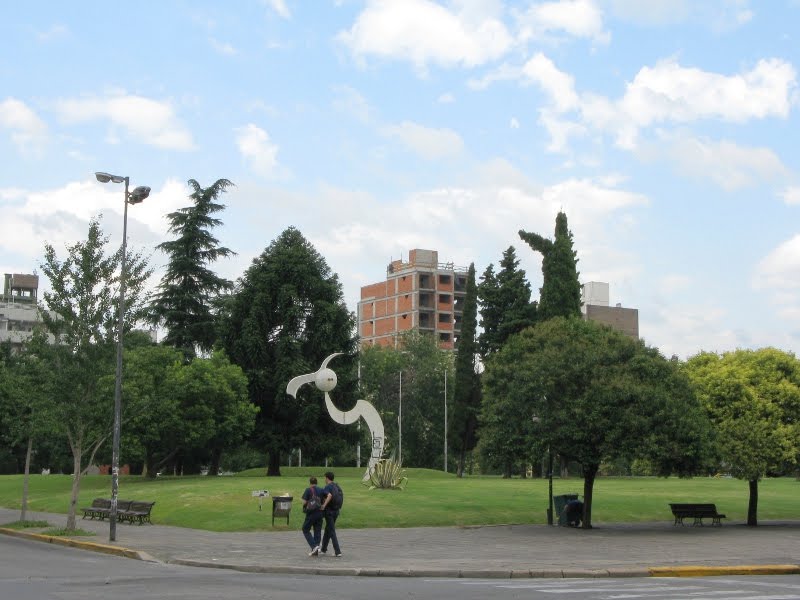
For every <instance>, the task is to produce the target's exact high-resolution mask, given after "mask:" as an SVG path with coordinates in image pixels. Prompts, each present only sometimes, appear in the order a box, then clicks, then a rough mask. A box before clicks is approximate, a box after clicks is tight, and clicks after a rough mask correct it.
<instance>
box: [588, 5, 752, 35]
mask: <svg viewBox="0 0 800 600" xmlns="http://www.w3.org/2000/svg"><path fill="white" fill-rule="evenodd" d="M604 4H605V5H607V6H608V7H609V8H610V11H611V13H612V14H613V15H614V16H615V17H616V18H618V19H621V20H623V21H628V22H630V23H634V24H636V25H645V26H668V25H675V24H678V23H696V24H698V25H700V26H705V27H708V28H709V29H710V30H712V31H714V32H715V33H725V32H728V31H733V30H735V29H738V28H739V27H741V26H743V25H745V24H747V23H749V22H750V21H751V20H752V19H753V16H754V13H753V11H752V10H750V8H749V4H750V2H749V0H703V1H698V0H647V2H642V1H641V0H606V1H605V2H604Z"/></svg>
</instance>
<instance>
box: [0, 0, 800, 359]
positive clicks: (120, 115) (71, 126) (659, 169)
mask: <svg viewBox="0 0 800 600" xmlns="http://www.w3.org/2000/svg"><path fill="white" fill-rule="evenodd" d="M798 23H800V1H798V0H762V1H761V2H754V1H747V0H696V1H690V0H648V1H647V2H642V1H640V0H565V1H560V2H559V1H549V2H539V1H533V2H528V1H517V2H502V1H500V0H453V1H441V2H433V1H430V0H366V1H355V0H338V1H333V0H315V1H313V2H312V1H304V2H300V1H294V0H264V1H250V2H247V1H241V2H233V3H219V2H203V1H191V2H190V1H188V0H185V1H164V2H140V3H127V4H126V5H125V7H124V8H122V5H114V4H113V3H112V4H109V3H107V2H91V1H88V2H79V3H61V2H45V3H13V4H11V5H9V6H7V7H6V8H5V10H4V16H3V19H2V22H0V36H2V37H1V38H0V39H2V40H3V41H2V42H1V43H2V46H3V52H2V53H0V161H2V164H3V169H2V176H0V209H2V212H0V215H1V216H0V269H1V270H2V272H4V273H11V272H31V271H33V270H34V269H36V268H37V266H38V264H39V263H40V262H41V259H42V255H43V247H44V243H45V241H47V242H49V243H51V244H53V245H54V246H55V247H56V249H58V250H60V251H61V253H62V254H63V252H64V246H65V244H68V243H72V242H74V241H77V240H79V239H83V238H85V235H86V231H87V227H88V221H89V219H90V218H91V217H92V216H95V215H102V226H103V229H104V231H106V233H107V234H108V235H110V236H111V239H112V242H114V243H118V240H119V239H120V236H121V229H122V214H121V213H122V201H121V198H120V195H121V193H122V190H121V189H120V186H114V185H110V184H109V185H102V184H100V183H97V182H96V181H95V179H94V175H93V174H94V172H95V171H108V172H111V173H115V174H120V175H128V176H130V178H131V183H132V185H149V186H151V187H152V189H153V192H152V194H151V196H150V198H149V199H148V200H147V201H146V202H145V203H143V204H140V205H137V206H135V207H132V208H131V210H130V211H129V222H128V233H129V239H130V243H131V245H132V246H133V247H134V248H137V249H144V250H145V251H149V249H152V248H153V247H154V246H155V245H156V244H157V243H159V242H160V241H162V240H164V239H165V236H166V227H167V222H166V220H165V218H164V215H166V214H167V213H168V212H170V211H172V210H174V209H176V208H178V207H181V206H186V205H187V203H188V200H187V195H188V193H189V189H188V187H187V186H186V184H185V182H186V180H188V179H190V178H193V179H196V180H198V181H199V182H200V184H201V185H204V186H206V185H210V184H211V183H213V182H214V181H215V180H216V179H218V178H222V177H224V178H227V179H230V180H232V181H233V182H234V183H235V184H236V187H234V188H231V189H230V191H229V192H228V193H227V194H225V195H224V197H223V201H224V203H225V204H226V205H227V209H226V210H225V211H224V213H222V215H221V218H222V219H223V221H224V222H225V226H224V227H222V228H220V229H218V230H217V231H216V233H217V235H218V237H219V238H220V240H221V242H222V243H223V244H225V245H227V246H228V247H230V248H231V249H233V250H234V251H235V252H237V256H236V257H235V258H232V259H229V260H225V261H223V262H220V263H217V265H216V268H217V270H218V271H219V272H220V273H221V274H222V275H224V276H226V277H229V278H231V279H236V278H238V277H239V276H241V275H242V273H243V272H244V270H245V269H246V268H247V266H248V265H249V264H250V262H251V261H252V260H253V258H255V257H256V256H257V255H258V254H259V253H260V252H261V251H262V250H263V249H264V248H265V247H266V246H268V245H269V243H270V242H271V241H272V240H273V239H274V238H275V237H276V236H277V235H278V234H280V232H281V231H283V230H284V229H285V228H286V227H288V226H295V227H297V228H298V229H300V231H301V232H302V233H303V234H304V235H305V236H306V237H307V238H308V239H309V240H310V241H311V242H312V243H313V244H314V245H315V247H316V248H317V250H319V252H320V253H321V254H322V255H323V256H324V257H325V259H326V260H327V262H328V264H329V265H330V267H331V269H332V270H334V271H335V272H336V273H338V274H339V276H340V278H341V280H342V283H343V287H344V293H345V297H346V299H347V301H348V304H349V306H350V308H351V309H352V310H355V308H356V302H357V300H358V297H359V288H360V286H362V285H365V284H367V283H372V282H375V281H380V280H381V279H382V278H383V277H384V276H385V272H386V271H385V270H386V266H387V264H388V263H389V262H390V261H391V260H393V259H397V258H401V257H407V255H408V251H409V250H410V249H412V248H428V249H436V250H438V251H439V257H440V260H441V261H443V262H444V261H452V262H454V263H455V264H456V265H463V266H466V265H468V264H469V263H470V262H474V263H475V266H476V269H477V272H478V273H479V274H480V273H482V272H483V270H484V269H485V268H486V267H487V265H488V264H489V263H494V264H495V265H496V264H497V263H498V262H499V260H500V258H501V256H502V253H503V251H504V250H505V249H506V248H508V246H510V245H513V246H515V247H516V249H517V254H518V256H519V257H520V258H521V261H522V267H523V268H525V269H526V271H527V274H528V278H529V280H530V281H531V284H532V286H533V288H534V290H538V288H539V286H540V285H541V270H540V266H541V263H540V260H539V256H538V255H536V254H535V253H534V252H533V251H532V250H530V248H528V246H527V245H525V244H524V243H523V242H521V240H520V239H519V237H518V235H517V231H518V230H519V229H525V230H528V231H535V232H538V233H542V234H547V235H552V232H553V227H554V223H555V216H556V213H557V212H558V211H559V210H562V209H563V210H564V211H565V212H566V214H567V216H568V218H569V224H570V228H571V229H572V231H573V234H574V241H575V248H576V250H577V252H578V258H579V261H580V262H579V264H578V267H579V270H580V273H581V275H580V277H581V280H582V281H583V282H586V281H605V282H608V283H609V284H610V289H611V292H610V295H611V302H612V304H616V303H621V304H622V305H623V306H627V307H634V308H638V309H639V319H640V333H641V335H642V337H643V338H644V339H645V341H646V342H647V343H648V344H651V345H654V346H657V347H659V348H660V349H661V350H662V352H664V354H665V355H667V356H669V355H672V354H677V355H679V356H681V357H688V356H691V355H692V354H695V353H697V352H698V351H700V350H710V351H719V352H722V351H726V350H732V349H735V348H739V347H741V348H757V347H763V346H775V347H778V348H781V349H784V350H789V351H792V352H795V353H798V351H800V156H799V154H800V153H798V151H797V140H798V139H800V119H799V118H798V110H800V90H799V89H798V72H797V70H798V66H800V40H798V39H797V37H798V35H799V33H798V32H799V30H798V27H797V26H798ZM164 260H165V259H164V257H163V256H162V255H160V254H154V255H153V256H152V263H153V265H154V266H156V267H157V268H161V267H162V266H163V264H164ZM535 295H538V292H536V294H535Z"/></svg>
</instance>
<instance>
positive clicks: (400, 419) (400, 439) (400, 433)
mask: <svg viewBox="0 0 800 600" xmlns="http://www.w3.org/2000/svg"><path fill="white" fill-rule="evenodd" d="M398 396H399V397H400V398H399V399H400V410H399V411H398V413H397V433H398V435H397V437H398V445H399V450H398V454H399V455H400V456H399V458H400V463H401V464H402V463H403V371H400V393H399V394H398Z"/></svg>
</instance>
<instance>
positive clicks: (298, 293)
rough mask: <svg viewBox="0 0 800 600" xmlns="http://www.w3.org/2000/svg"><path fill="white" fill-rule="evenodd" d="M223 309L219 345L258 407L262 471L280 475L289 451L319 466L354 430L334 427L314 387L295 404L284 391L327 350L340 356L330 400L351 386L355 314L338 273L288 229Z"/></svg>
mask: <svg viewBox="0 0 800 600" xmlns="http://www.w3.org/2000/svg"><path fill="white" fill-rule="evenodd" d="M222 307H223V312H224V317H223V318H222V319H221V329H220V331H221V337H222V343H223V346H224V348H225V350H226V352H227V354H228V356H229V357H230V360H231V361H232V362H233V363H235V364H237V365H239V366H240V367H241V368H242V370H243V371H244V372H245V375H247V378H248V384H249V386H248V387H249V394H250V401H251V402H252V403H253V404H255V405H256V406H258V407H259V408H260V409H261V411H260V412H259V414H258V416H257V419H256V420H257V422H256V429H255V434H254V435H255V437H257V439H256V440H255V442H256V443H258V444H260V445H261V446H262V447H263V448H264V449H265V450H266V451H267V452H268V453H269V462H268V470H267V474H268V475H280V465H281V462H280V461H281V453H282V452H286V451H287V450H290V449H292V448H303V449H304V452H303V455H304V457H306V456H307V457H308V460H309V461H313V460H318V461H320V462H318V463H316V464H322V463H321V461H323V460H324V459H325V457H326V456H329V455H330V454H332V453H333V452H334V451H338V450H340V449H341V447H342V444H345V443H347V444H350V443H351V442H354V441H355V439H356V436H357V435H358V430H357V429H356V428H355V426H353V427H352V429H351V430H350V431H349V432H348V431H347V430H345V429H344V428H343V427H342V426H341V425H337V424H336V423H334V422H333V421H332V420H331V418H330V416H329V415H328V413H327V411H326V409H325V407H324V404H323V402H322V396H321V394H320V393H319V391H318V390H316V388H314V386H304V387H303V388H302V389H301V390H300V393H299V395H298V397H297V399H294V398H292V397H290V396H288V395H287V394H286V384H287V383H289V380H291V379H292V378H293V377H295V376H297V375H303V374H305V373H313V372H315V371H316V370H317V369H319V366H320V364H321V363H322V361H323V360H324V359H325V358H326V357H327V356H329V355H330V354H333V353H334V352H341V353H343V354H345V356H342V357H339V358H337V359H336V363H335V364H334V365H331V367H332V368H333V369H334V371H335V372H336V373H337V375H338V379H339V383H338V385H337V387H336V389H335V390H334V393H333V394H332V396H333V400H334V401H337V397H341V396H343V395H347V394H348V392H349V393H351V394H352V393H353V392H354V389H353V387H354V384H355V380H354V378H353V377H352V376H350V377H349V381H348V375H349V374H350V372H351V371H354V370H355V369H354V368H353V367H354V363H355V352H356V342H357V338H356V324H355V315H354V314H353V313H351V312H349V311H348V310H347V305H346V304H345V301H344V295H343V293H342V285H341V283H340V281H339V278H338V276H337V275H336V274H335V273H332V272H331V270H330V268H329V267H328V265H327V263H326V262H325V259H324V258H323V257H322V256H321V255H320V254H319V253H318V252H317V251H316V250H315V249H314V247H313V246H312V245H311V244H310V243H309V242H308V241H307V240H306V239H305V238H304V237H303V235H302V234H301V233H300V232H299V231H298V230H297V229H295V228H294V227H290V228H288V229H286V230H285V231H284V232H283V233H281V235H280V236H279V237H278V238H277V239H276V240H274V241H273V242H272V243H271V244H270V245H269V247H268V248H267V249H266V250H264V252H262V253H261V255H260V256H258V257H257V258H256V259H254V260H253V263H252V264H251V265H250V267H249V268H248V269H247V271H246V272H245V274H244V276H243V277H242V278H241V280H240V281H239V282H238V283H237V286H236V289H235V291H234V293H233V294H232V295H231V296H230V297H229V298H228V299H226V300H225V301H224V303H223V304H222ZM352 400H353V398H352V396H351V397H350V398H349V399H348V401H350V402H352ZM348 436H349V437H348ZM337 445H338V447H337V448H334V446H337ZM326 452H327V454H326Z"/></svg>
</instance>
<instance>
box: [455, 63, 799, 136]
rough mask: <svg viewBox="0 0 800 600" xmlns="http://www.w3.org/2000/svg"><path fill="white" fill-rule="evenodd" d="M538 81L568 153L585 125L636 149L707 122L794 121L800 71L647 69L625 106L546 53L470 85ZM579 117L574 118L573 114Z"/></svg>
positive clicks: (549, 123)
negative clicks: (653, 135) (647, 135)
mask: <svg viewBox="0 0 800 600" xmlns="http://www.w3.org/2000/svg"><path fill="white" fill-rule="evenodd" d="M502 80H517V81H519V83H520V84H521V85H528V84H530V83H536V84H537V85H539V86H540V87H541V88H542V89H543V90H544V92H545V94H546V96H547V99H548V100H549V102H548V103H547V104H545V106H544V107H543V108H541V109H540V115H541V119H542V124H543V125H544V126H545V127H546V128H547V129H548V130H549V131H550V132H551V135H552V136H553V139H552V141H551V144H550V147H551V149H554V150H561V151H563V150H564V149H565V146H566V142H567V141H568V137H569V136H570V135H574V134H576V133H579V132H580V130H579V128H578V127H577V126H576V123H579V124H581V125H583V126H586V127H587V128H589V129H590V130H596V131H600V132H604V133H608V134H610V135H613V136H614V137H615V141H616V143H617V145H618V146H620V147H621V148H624V149H627V150H634V149H636V148H637V145H638V143H639V139H638V138H639V134H640V131H641V130H642V129H646V128H651V127H654V126H658V125H668V124H685V123H689V122H694V121H699V120H708V119H714V120H722V121H728V122H734V123H744V122H747V121H750V120H753V119H766V118H770V117H778V118H788V116H789V113H790V111H791V107H792V103H793V98H794V97H795V95H796V94H797V89H798V86H797V73H796V71H795V69H794V67H793V66H792V65H791V64H790V63H788V62H785V61H783V60H780V59H764V60H760V61H758V63H757V64H756V65H755V66H754V67H753V68H752V69H749V70H747V71H743V72H741V73H739V74H734V75H721V74H718V73H712V72H708V71H703V70H701V69H697V68H692V67H683V66H681V65H680V64H678V63H677V62H676V61H675V60H674V59H667V60H663V61H660V62H658V63H657V64H656V65H655V66H653V67H649V66H646V67H642V68H641V69H640V70H639V72H638V73H637V74H636V76H635V77H634V79H633V81H631V82H630V83H628V84H627V86H626V90H625V94H624V95H623V96H622V97H620V98H619V99H618V100H612V99H610V98H608V97H605V96H601V95H599V94H594V93H591V92H585V93H578V92H576V91H575V89H574V87H575V86H574V80H573V77H572V76H571V75H570V74H568V73H566V72H564V71H562V70H560V69H558V67H557V66H556V65H555V64H554V63H553V62H552V60H551V59H549V58H548V57H546V56H545V55H543V54H541V53H540V54H537V55H535V56H534V57H533V58H531V59H530V60H529V61H528V62H527V63H526V64H525V65H524V66H523V67H522V68H518V67H513V66H508V65H502V66H500V67H499V68H498V69H496V70H495V71H493V72H491V73H489V74H487V75H485V76H484V77H483V78H482V79H480V80H473V81H470V82H469V85H470V86H471V87H472V88H473V89H483V88H485V87H487V86H488V85H489V84H491V83H492V82H494V81H502ZM567 114H571V115H573V116H572V117H571V118H567V117H566V115H567Z"/></svg>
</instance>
